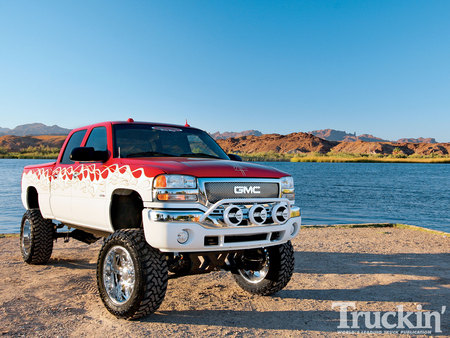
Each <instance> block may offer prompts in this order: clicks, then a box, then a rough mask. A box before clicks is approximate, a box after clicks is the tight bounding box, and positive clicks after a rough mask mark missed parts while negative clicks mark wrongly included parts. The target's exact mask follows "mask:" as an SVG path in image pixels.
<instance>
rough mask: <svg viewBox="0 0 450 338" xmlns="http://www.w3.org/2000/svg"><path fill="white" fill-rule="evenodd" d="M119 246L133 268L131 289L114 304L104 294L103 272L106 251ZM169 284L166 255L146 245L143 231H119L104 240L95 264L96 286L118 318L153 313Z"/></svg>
mask: <svg viewBox="0 0 450 338" xmlns="http://www.w3.org/2000/svg"><path fill="white" fill-rule="evenodd" d="M117 246H119V247H122V248H124V249H126V250H127V251H128V253H129V254H130V256H131V260H132V262H133V265H134V271H135V273H134V278H135V281H134V289H133V291H132V292H131V295H130V297H129V299H128V300H127V301H126V302H125V303H123V304H116V303H114V302H113V300H112V299H111V298H110V296H109V295H108V292H107V291H106V287H105V283H104V279H103V269H104V262H105V259H106V256H107V253H108V252H109V250H110V249H111V248H113V247H117ZM167 281H168V269H167V262H166V259H165V256H164V255H163V254H162V253H161V252H160V251H159V250H157V249H155V248H153V247H151V246H150V245H148V243H147V242H146V240H145V237H144V231H143V230H142V229H126V230H125V229H124V230H118V231H116V232H114V233H113V234H111V235H110V236H109V237H108V238H106V239H105V241H104V243H103V246H102V248H101V250H100V253H99V256H98V261H97V286H98V290H99V293H100V298H101V299H102V301H103V304H104V305H105V307H106V308H107V309H108V311H109V312H111V313H112V314H113V315H114V316H116V317H118V318H126V319H137V318H140V317H144V316H147V315H149V314H151V313H153V312H155V311H156V310H157V309H158V308H159V306H160V305H161V303H162V302H163V300H164V296H165V294H166V289H167Z"/></svg>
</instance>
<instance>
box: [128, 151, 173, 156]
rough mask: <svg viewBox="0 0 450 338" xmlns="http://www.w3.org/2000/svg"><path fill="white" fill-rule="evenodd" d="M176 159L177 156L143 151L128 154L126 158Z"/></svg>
mask: <svg viewBox="0 0 450 338" xmlns="http://www.w3.org/2000/svg"><path fill="white" fill-rule="evenodd" d="M159 156H161V157H166V156H167V157H177V156H178V155H173V154H166V153H160V152H158V151H143V152H140V153H131V154H128V155H127V157H159Z"/></svg>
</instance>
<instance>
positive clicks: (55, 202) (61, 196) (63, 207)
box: [50, 129, 86, 222]
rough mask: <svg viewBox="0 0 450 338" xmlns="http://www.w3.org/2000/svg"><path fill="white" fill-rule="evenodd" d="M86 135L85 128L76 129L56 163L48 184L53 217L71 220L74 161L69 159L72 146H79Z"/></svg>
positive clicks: (60, 219) (66, 220)
mask: <svg viewBox="0 0 450 338" xmlns="http://www.w3.org/2000/svg"><path fill="white" fill-rule="evenodd" d="M85 135H86V129H83V130H79V131H76V132H74V133H73V134H72V136H70V139H69V141H68V142H67V144H66V147H65V149H64V152H63V155H62V156H61V158H60V160H59V162H57V163H56V165H55V168H54V169H53V172H52V178H51V184H50V207H51V210H52V213H53V216H54V218H56V219H57V220H59V221H63V222H64V221H65V222H70V221H72V206H71V199H72V184H73V173H74V167H75V165H76V163H75V162H74V161H72V160H71V159H70V154H71V152H72V150H73V148H76V147H79V146H80V145H81V142H82V141H83V139H84V136H85Z"/></svg>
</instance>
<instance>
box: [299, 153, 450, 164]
mask: <svg viewBox="0 0 450 338" xmlns="http://www.w3.org/2000/svg"><path fill="white" fill-rule="evenodd" d="M291 162H332V163H344V162H345V163H353V162H354V163H380V162H381V163H450V157H441V158H427V157H391V156H385V157H377V156H349V157H345V156H333V155H327V156H309V155H307V156H301V157H293V158H292V159H291Z"/></svg>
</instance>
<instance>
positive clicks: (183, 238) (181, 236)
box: [177, 230, 189, 244]
mask: <svg viewBox="0 0 450 338" xmlns="http://www.w3.org/2000/svg"><path fill="white" fill-rule="evenodd" d="M188 239H189V232H187V231H186V230H181V231H180V232H179V233H178V235H177V241H178V243H180V244H184V243H186V242H187V241H188Z"/></svg>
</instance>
